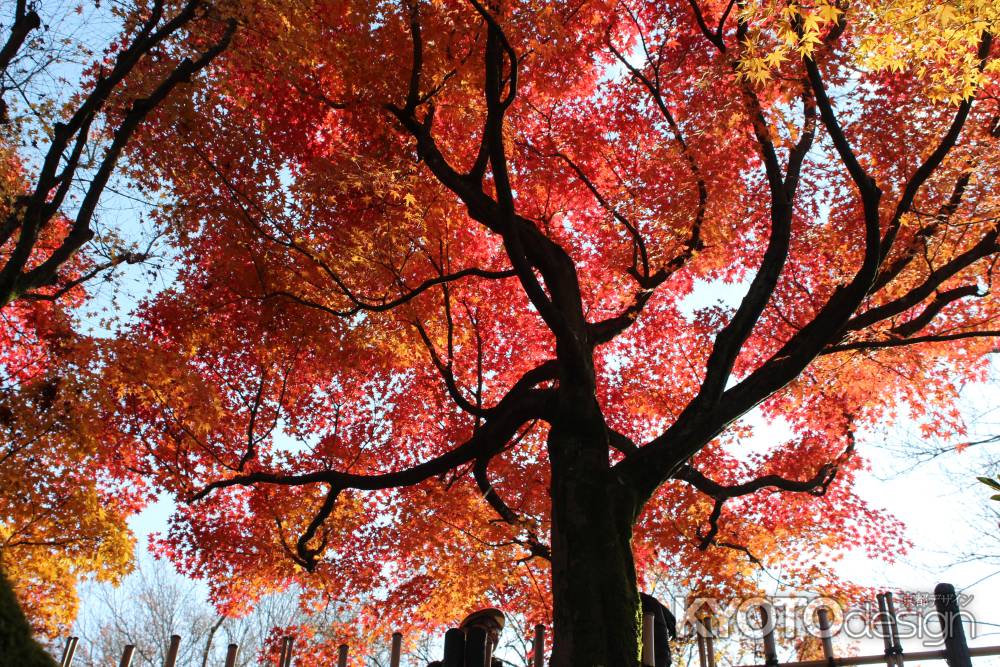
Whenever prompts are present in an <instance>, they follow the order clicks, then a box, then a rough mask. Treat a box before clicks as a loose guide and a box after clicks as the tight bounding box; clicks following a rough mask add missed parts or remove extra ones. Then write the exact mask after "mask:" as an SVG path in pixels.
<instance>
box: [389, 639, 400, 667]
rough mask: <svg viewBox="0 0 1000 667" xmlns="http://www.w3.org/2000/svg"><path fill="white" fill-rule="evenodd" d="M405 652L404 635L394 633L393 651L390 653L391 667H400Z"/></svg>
mask: <svg viewBox="0 0 1000 667" xmlns="http://www.w3.org/2000/svg"><path fill="white" fill-rule="evenodd" d="M402 652H403V633H401V632H394V633H392V649H391V651H390V653H389V667H399V660H400V657H401V656H402Z"/></svg>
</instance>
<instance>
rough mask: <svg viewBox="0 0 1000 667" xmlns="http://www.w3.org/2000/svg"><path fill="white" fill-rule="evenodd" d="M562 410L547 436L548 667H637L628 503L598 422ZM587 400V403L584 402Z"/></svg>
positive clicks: (587, 413) (586, 413) (590, 415)
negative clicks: (550, 619)
mask: <svg viewBox="0 0 1000 667" xmlns="http://www.w3.org/2000/svg"><path fill="white" fill-rule="evenodd" d="M591 401H592V409H591V406H586V407H584V408H583V409H581V408H580V404H579V403H578V404H577V407H576V409H574V410H572V411H566V412H565V413H564V414H565V417H564V418H560V419H558V420H555V421H554V423H553V424H552V427H551V429H550V431H549V437H548V449H549V458H550V461H551V466H552V487H551V488H552V594H553V609H554V618H553V648H552V661H551V667H596V666H598V665H600V666H603V667H634V666H635V665H638V663H639V649H640V643H641V642H640V636H639V633H640V631H641V618H640V611H639V609H640V605H639V591H638V588H637V585H636V575H635V563H634V560H633V556H632V545H631V540H632V525H633V522H634V519H635V511H634V504H633V502H632V500H631V499H630V498H629V497H628V495H627V494H626V493H623V492H622V489H620V488H619V485H616V484H615V483H614V481H613V479H612V477H613V476H612V474H611V470H610V464H609V460H608V437H607V429H606V427H605V425H604V420H603V417H602V416H601V413H600V410H599V408H598V407H597V405H596V401H594V400H593V399H591ZM591 401H588V403H590V402H591Z"/></svg>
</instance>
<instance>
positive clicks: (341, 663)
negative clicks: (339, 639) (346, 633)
mask: <svg viewBox="0 0 1000 667" xmlns="http://www.w3.org/2000/svg"><path fill="white" fill-rule="evenodd" d="M337 667H347V644H341V645H340V646H338V647H337Z"/></svg>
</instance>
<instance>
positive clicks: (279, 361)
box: [105, 0, 1000, 667]
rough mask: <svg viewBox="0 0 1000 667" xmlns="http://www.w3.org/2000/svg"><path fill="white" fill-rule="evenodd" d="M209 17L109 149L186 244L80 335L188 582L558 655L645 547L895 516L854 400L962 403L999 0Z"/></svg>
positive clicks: (991, 242)
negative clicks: (358, 611) (124, 324)
mask: <svg viewBox="0 0 1000 667" xmlns="http://www.w3.org/2000/svg"><path fill="white" fill-rule="evenodd" d="M232 11H233V12H234V15H235V16H237V18H238V21H239V22H240V24H241V26H242V27H241V29H239V30H238V31H237V32H236V34H235V36H234V38H233V44H232V46H231V48H230V49H229V50H227V51H226V53H224V54H222V55H221V56H220V57H219V59H218V61H217V64H218V66H219V67H220V68H221V70H222V71H223V72H224V73H225V75H224V76H218V77H213V79H212V80H211V81H210V82H206V84H205V85H203V86H201V87H200V89H199V92H198V94H197V95H196V96H193V97H191V98H185V99H184V100H183V101H182V102H181V103H178V104H177V105H173V106H171V107H169V108H164V109H161V110H157V112H155V113H153V114H152V115H151V118H150V122H149V123H148V124H147V126H145V127H144V128H143V130H142V135H141V139H140V140H139V141H137V142H136V143H135V144H134V145H133V147H132V148H131V152H130V156H131V159H132V160H134V161H135V162H136V163H137V164H142V165H144V167H145V170H144V171H143V172H142V173H138V174H136V177H137V178H138V179H139V181H140V182H141V183H142V184H143V186H144V187H146V188H149V189H151V190H156V189H159V190H160V191H161V192H163V193H164V196H166V197H168V198H169V200H170V202H171V203H170V205H169V206H165V207H164V208H162V209H161V211H160V212H159V215H160V216H161V217H162V219H163V220H164V221H165V222H166V223H167V224H168V225H170V228H171V229H172V230H173V236H172V243H173V244H174V246H175V248H176V249H177V253H178V257H183V261H182V262H180V263H179V264H180V266H179V275H178V278H177V283H176V285H175V286H174V287H172V288H171V289H168V290H166V291H164V292H163V293H161V294H159V295H157V296H156V297H155V298H153V299H150V300H149V301H148V302H147V303H146V304H145V305H144V306H143V307H142V308H141V309H140V312H139V314H138V319H139V321H138V322H137V323H135V325H134V327H132V329H131V331H129V332H128V333H127V334H125V335H123V336H122V337H121V338H119V339H118V340H116V341H114V342H113V343H112V344H111V349H110V351H109V357H108V362H107V366H106V368H105V372H106V382H107V383H108V384H109V385H110V386H114V387H116V388H117V390H116V391H117V400H118V410H119V413H120V417H119V418H120V428H121V429H122V434H121V436H120V440H119V445H120V446H119V449H118V452H119V453H118V455H119V456H120V457H121V459H122V460H123V461H127V465H128V467H129V468H130V469H133V470H136V471H139V472H141V473H142V474H143V475H145V476H146V477H147V478H149V479H150V480H152V482H153V483H154V484H156V485H157V486H158V487H159V488H163V489H166V490H169V491H171V492H173V493H174V494H176V495H177V496H178V497H179V498H181V499H183V500H185V501H186V502H185V503H184V504H182V505H181V506H180V507H179V509H178V512H177V514H176V515H175V516H174V518H173V521H172V525H171V530H170V532H169V533H168V534H167V535H166V536H165V537H164V538H163V539H162V541H161V543H160V549H161V550H162V551H163V552H164V553H167V554H169V555H170V556H171V557H172V558H173V559H174V560H175V561H176V562H178V563H179V564H181V565H182V566H183V567H184V568H185V569H186V570H187V571H188V572H190V573H192V574H197V575H198V576H202V577H204V578H206V579H207V580H208V581H209V582H210V584H211V585H212V587H213V591H214V595H215V598H216V601H217V602H218V603H219V604H220V605H222V606H223V607H224V608H227V609H228V610H230V611H238V610H239V609H241V608H243V607H245V606H246V605H247V604H249V603H251V602H252V600H253V598H254V597H255V596H259V595H261V594H263V593H266V592H268V591H270V590H274V589H277V588H281V587H284V586H287V585H288V584H290V583H296V584H298V585H300V586H302V587H304V588H305V589H307V590H309V591H312V592H314V594H316V595H320V596H327V597H335V598H340V599H343V600H347V601H349V600H351V599H361V598H362V597H364V596H365V595H367V594H369V593H371V592H372V591H383V592H385V597H386V599H385V601H384V604H380V605H379V606H378V608H377V609H376V610H374V611H373V612H372V613H371V615H370V616H369V621H370V622H371V623H372V624H374V623H377V622H383V623H384V622H386V621H387V620H388V621H391V622H393V623H402V622H404V620H405V621H406V622H408V623H410V624H411V625H420V624H421V623H425V624H433V623H435V622H436V623H441V622H442V621H444V620H448V619H450V618H452V617H454V616H456V615H458V614H457V613H456V611H457V610H459V609H462V608H463V607H464V606H465V605H469V604H470V603H474V602H476V601H478V600H481V599H485V598H489V599H491V600H493V601H498V602H499V603H501V604H503V605H505V606H506V607H507V608H513V609H519V610H522V611H524V612H525V613H526V614H528V617H529V618H531V619H532V620H544V619H546V615H547V614H548V613H549V608H550V605H551V621H552V625H553V633H554V643H553V653H552V664H553V665H556V666H558V667H563V666H566V665H630V664H636V663H637V656H638V650H639V646H638V641H639V639H638V632H637V623H638V608H639V604H638V588H639V585H640V583H641V584H643V585H646V584H648V583H649V580H648V578H649V577H650V576H651V573H653V572H656V571H660V572H663V571H665V572H667V573H668V574H669V576H672V577H676V578H677V579H678V581H679V582H681V584H683V585H685V586H688V587H689V588H692V589H695V590H710V589H714V590H716V591H721V592H723V593H730V594H732V593H736V592H745V591H747V590H750V589H752V588H753V587H754V582H753V579H752V577H751V576H750V574H751V572H752V571H753V570H754V568H755V567H756V566H757V565H758V564H760V563H765V562H779V563H781V564H782V566H783V568H785V569H784V570H783V572H785V573H787V576H788V580H789V581H798V582H803V583H805V584H808V585H811V586H815V587H823V586H832V585H834V584H835V582H834V581H833V579H832V577H833V575H832V573H831V570H830V563H829V560H830V559H832V558H833V557H834V556H835V554H836V552H837V550H838V549H843V548H848V547H861V548H867V549H868V550H869V553H872V554H877V553H880V552H884V551H891V550H892V549H894V548H897V547H898V545H899V529H898V526H896V525H895V524H893V523H892V520H891V519H890V518H888V517H885V516H883V515H881V514H880V513H878V512H877V511H874V510H873V509H872V508H870V507H868V506H867V505H866V504H865V503H864V502H863V500H862V499H860V498H859V497H857V495H856V494H855V493H854V492H853V490H852V486H851V482H852V481H853V479H854V476H855V474H856V472H857V470H858V469H859V468H860V467H861V466H862V465H863V459H862V458H861V456H860V455H859V454H858V453H857V452H855V444H854V440H855V434H856V433H857V432H858V431H859V430H861V429H864V427H865V426H866V425H868V424H872V423H875V422H878V421H880V420H886V419H894V418H899V417H902V416H907V415H908V416H910V417H911V418H914V419H916V420H917V421H918V422H920V423H921V425H922V427H923V428H924V429H925V431H926V432H927V433H929V434H930V433H935V432H945V431H947V430H949V429H955V428H959V427H960V416H959V415H958V413H957V412H956V410H955V408H954V398H955V395H956V391H957V390H956V383H958V382H959V381H961V380H962V379H964V378H968V377H978V376H981V375H982V373H983V372H984V364H983V362H982V359H983V357H984V355H985V354H986V353H987V352H988V351H989V350H990V349H991V347H992V346H993V345H994V343H995V340H994V338H995V336H997V335H998V334H1000V327H997V324H996V320H997V317H998V316H1000V310H998V308H997V302H996V297H995V296H994V293H993V292H992V291H991V289H990V288H991V285H992V278H993V271H994V265H995V260H996V257H997V252H998V250H1000V245H998V236H1000V227H998V223H997V220H998V217H997V203H998V202H997V193H996V188H995V177H996V169H997V165H998V164H1000V161H998V160H997V157H1000V155H998V141H997V140H998V137H1000V106H998V104H997V92H998V90H997V81H996V73H997V71H998V66H997V64H996V63H997V61H996V60H995V59H994V57H993V56H994V52H995V50H996V49H995V47H994V44H993V34H994V33H995V32H996V30H997V28H998V27H1000V10H998V7H997V6H996V5H995V3H993V2H991V1H990V0H975V1H973V2H966V1H958V0H948V1H946V2H933V3H932V2H929V1H924V0H905V1H903V2H893V3H887V2H879V1H878V0H859V1H858V2H853V3H846V2H838V1H833V2H831V1H828V0H819V1H818V2H816V3H812V4H799V3H795V2H784V1H783V2H777V1H773V0H743V1H741V2H737V1H736V0H667V1H665V2H664V1H660V2H643V1H640V0H602V1H591V2H559V3H549V2H541V1H538V0H532V1H523V2H495V3H486V4H484V3H480V2H479V1H478V0H434V1H432V2H424V1H420V0H410V1H406V2H374V1H371V0H299V1H296V2H292V3H272V2H268V1H267V0H257V1H255V2H246V3H241V4H240V6H239V7H238V8H234V9H233V10H232ZM718 295H723V296H724V297H725V298H724V299H723V300H721V301H715V299H716V298H717V297H718ZM762 424H763V425H767V424H771V425H774V424H778V425H781V426H782V427H783V429H778V430H776V431H764V435H762V436H761V437H774V438H775V439H776V440H778V441H777V442H774V443H772V444H771V446H769V447H760V446H759V442H758V444H757V445H755V446H753V447H751V446H749V445H748V444H745V441H746V440H748V439H750V438H751V436H752V435H753V434H754V433H755V432H761V431H762V426H761V425H762ZM782 432H784V433H785V434H786V435H785V437H782V436H781V435H774V434H775V433H779V434H780V433H782ZM235 581H239V582H241V583H240V584H239V585H236V584H234V582H235ZM458 613H461V612H458ZM370 627H373V626H371V625H365V623H364V622H363V619H362V620H359V619H355V621H354V622H353V623H352V624H351V625H350V626H347V625H345V627H343V628H342V629H341V630H342V632H343V633H344V636H345V637H347V636H348V635H350V634H351V633H354V634H355V635H363V634H364V633H365V632H366V631H367V629H368V628H370ZM356 639H357V640H359V641H361V640H363V639H364V637H361V636H359V637H356Z"/></svg>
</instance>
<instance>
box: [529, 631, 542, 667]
mask: <svg viewBox="0 0 1000 667" xmlns="http://www.w3.org/2000/svg"><path fill="white" fill-rule="evenodd" d="M533 651H534V658H533V659H532V661H531V665H532V667H544V663H545V626H544V625H542V624H541V623H539V624H538V625H536V626H535V641H534V645H533Z"/></svg>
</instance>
